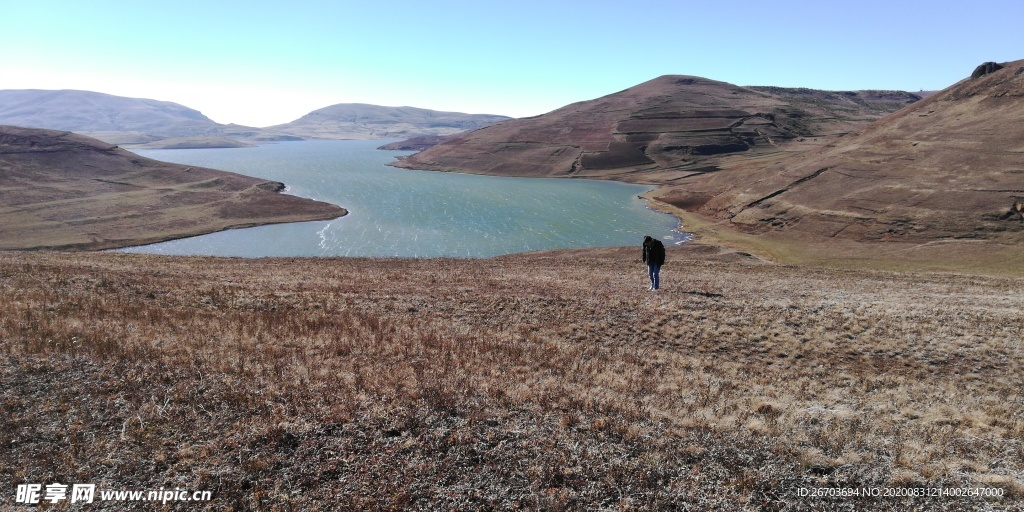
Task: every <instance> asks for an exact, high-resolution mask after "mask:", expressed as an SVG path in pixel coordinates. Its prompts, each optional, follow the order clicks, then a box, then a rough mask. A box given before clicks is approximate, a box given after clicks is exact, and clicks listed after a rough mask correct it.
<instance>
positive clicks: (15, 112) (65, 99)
mask: <svg viewBox="0 0 1024 512" xmlns="http://www.w3.org/2000/svg"><path fill="white" fill-rule="evenodd" d="M0 124H5V125H12V126H24V127H29V128H44V129H50V130H66V131H71V132H78V133H95V132H128V133H145V134H150V135H159V136H163V137H194V136H199V135H208V134H212V133H219V132H220V130H221V127H222V126H223V125H220V124H218V123H216V122H214V121H213V120H211V119H210V118H208V117H206V116H204V115H203V114H202V113H200V112H199V111H197V110H193V109H191V108H188V107H185V106H182V105H179V104H177V103H171V102H169V101H157V100H150V99H142V98H125V97H122V96H113V95H110V94H103V93H98V92H90V91H75V90H60V91H44V90H0Z"/></svg>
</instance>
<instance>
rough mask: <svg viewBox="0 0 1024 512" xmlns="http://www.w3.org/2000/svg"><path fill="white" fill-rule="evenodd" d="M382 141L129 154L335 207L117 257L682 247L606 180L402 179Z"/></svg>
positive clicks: (632, 192) (631, 193)
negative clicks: (655, 243)
mask: <svg viewBox="0 0 1024 512" xmlns="http://www.w3.org/2000/svg"><path fill="white" fill-rule="evenodd" d="M386 142H388V141H379V140H373V141H301V142H285V143H277V144H266V145H262V146H258V147H252V148H233V149H175V150H148V151H142V150H139V151H136V153H138V154H140V155H142V156H145V157H149V158H154V159H157V160H163V161H167V162H176V163H182V164H188V165H196V166H202V167H212V168H214V169H222V170H225V171H232V172H237V173H240V174H245V175H249V176H255V177H259V178H265V179H270V180H274V181H280V182H283V183H285V184H286V185H287V186H288V188H287V193H289V194H294V195H297V196H302V197H309V198H312V199H317V200H320V201H327V202H330V203H334V204H337V205H340V206H342V207H344V208H345V209H347V210H348V211H349V214H348V215H346V216H344V217H341V218H339V219H335V220H332V221H321V222H300V223H292V224H276V225H270V226H260V227H255V228H247V229H234V230H228V231H223V232H219V233H212V234H209V235H203V236H197V237H193V238H186V239H181V240H173V241H169V242H163V243H159V244H153V245H147V246H140V247H132V248H128V249H121V251H124V252H145V253H156V254H193V255H217V256H243V257H264V256H371V257H389V256H398V257H441V256H454V257H489V256H497V255H502V254H511V253H517V252H527V251H536V250H545V249H559V248H583V247H611V246H621V245H629V246H637V247H639V246H640V244H641V242H642V241H643V237H644V235H647V234H649V235H651V236H654V237H657V238H661V239H662V240H664V241H665V242H666V245H668V244H672V243H681V242H682V241H684V240H685V239H686V238H687V235H685V234H684V233H680V232H678V231H677V230H676V229H677V228H678V226H679V224H678V221H677V219H676V218H675V217H672V216H670V215H666V214H663V213H660V212H656V211H653V210H650V209H649V208H647V206H646V204H645V203H644V201H643V200H641V199H639V198H638V197H637V196H638V195H639V194H642V193H644V192H645V191H647V190H649V189H650V187H647V186H640V185H629V184H623V183H615V182H608V181H593V180H569V179H544V178H506V177H495V176H477V175H470V174H456V173H441V172H427V171H410V170H405V169H396V168H393V167H389V166H388V165H387V164H388V163H389V162H393V161H394V159H395V158H396V157H397V156H400V155H407V154H409V153H410V152H407V151H381V150H378V149H376V148H377V147H378V146H380V145H381V144H384V143H386Z"/></svg>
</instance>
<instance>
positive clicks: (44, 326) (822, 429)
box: [0, 250, 1024, 510]
mask: <svg viewBox="0 0 1024 512" xmlns="http://www.w3.org/2000/svg"><path fill="white" fill-rule="evenodd" d="M634 252H636V251H629V250H593V251H578V252H567V253H550V254H534V255H521V256H509V257H503V258H497V259H493V260H447V259H440V260H370V259H292V260H282V259H265V260H240V259H215V258H165V257H154V256H142V255H127V254H58V253H2V252H0V358H2V364H0V368H2V370H0V407H2V408H3V412H4V414H3V415H2V416H0V417H2V419H0V423H2V427H0V443H2V445H3V446H5V447H8V446H9V447H11V448H10V449H5V450H3V451H0V469H2V470H0V488H5V489H8V490H10V489H13V488H14V486H15V485H16V484H18V483H24V482H29V483H31V482H38V483H49V482H53V481H58V482H65V483H95V484H97V486H98V487H108V488H120V489H155V488H159V487H161V486H163V487H174V486H179V487H185V488H188V489H196V490H211V491H213V493H214V501H213V502H212V503H211V504H210V505H211V508H212V509H217V510H222V509H235V510H316V509H352V510H366V509H449V508H451V509H460V510H461V509H547V510H561V509H648V510H656V509H666V508H668V509H672V508H676V509H686V508H689V509H700V510H741V509H742V510H804V509H806V510H831V509H835V508H842V507H853V508H856V509H858V510H863V509H877V510H890V509H921V510H923V509H928V510H942V509H950V510H970V509H978V510H984V509H987V508H990V507H1000V506H1006V505H1011V506H1021V504H1022V503H1024V391H1021V390H1022V389H1024V382H1022V381H1024V372H1022V361H1024V357H1022V356H1024V354H1022V347H1021V339H1022V338H1024V314H1022V313H1021V308H1020V304H1021V299H1022V293H1024V292H1022V286H1021V285H1022V284H1024V280H1022V279H1019V278H998V277H979V276H969V275H954V274H912V273H894V272H871V271H841V270H830V269H812V268H805V267H790V266H781V265H768V264H758V263H744V262H741V261H733V262H723V261H713V259H708V258H704V257H700V256H698V255H697V252H698V251H686V250H683V251H676V252H673V253H670V256H669V257H670V264H669V266H668V267H666V269H665V270H664V272H663V280H664V283H665V288H664V290H662V291H661V292H658V293H648V292H645V291H642V290H643V289H644V282H643V281H644V279H645V272H644V271H643V270H642V269H641V268H639V267H640V266H639V264H638V263H636V262H635V259H636V256H637V255H636V254H633V253H634ZM837 485H843V486H862V485H863V486H880V487H885V486H918V485H927V486H930V487H960V486H984V487H993V486H994V487H999V488H1002V489H1005V492H1006V493H1007V496H1006V497H1004V498H1002V499H1001V500H1000V499H988V500H986V499H983V498H951V497H931V498H898V499H894V498H866V497H861V498H844V499H816V500H815V499H809V498H800V497H799V496H798V493H797V491H798V489H799V488H800V487H826V486H837ZM12 497H13V492H6V494H5V495H0V503H9V502H10V500H11V498H12ZM195 508H196V507H195V506H192V507H190V509H192V510H194V509H195Z"/></svg>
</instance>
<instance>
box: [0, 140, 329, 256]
mask: <svg viewBox="0 0 1024 512" xmlns="http://www.w3.org/2000/svg"><path fill="white" fill-rule="evenodd" d="M283 188H284V185H283V184H281V183H277V182H271V181H266V180H262V179H257V178H250V177H247V176H242V175H239V174H234V173H229V172H223V171H216V170H213V169H204V168H201V167H188V166H184V165H178V164H170V163H165V162H159V161H156V160H150V159H148V158H143V157H140V156H138V155H136V154H133V153H129V152H128V151H124V150H122V149H119V148H118V147H117V146H112V145H110V144H106V143H103V142H100V141H98V140H96V139H92V138H89V137H85V136H81V135H76V134H73V133H70V132H60V131H53V130H37V129H29V128H17V127H12V126H0V249H40V248H50V249H91V250H95V249H108V248H113V247H124V246H128V245H140V244H147V243H154V242H158V241H163V240H169V239H173V238H182V237H186V236H193V235H199V234H203V233H210V232H214V231H221V230H224V229H229V228H236V227H245V226H254V225H259V224H272V223H277V222H297V221H304V220H317V219H329V218H335V217H339V216H342V215H344V214H345V213H346V212H345V210H344V209H342V208H340V207H338V206H334V205H331V204H327V203H322V202H319V201H312V200H308V199H303V198H299V197H295V196H289V195H285V194H280V193H278V192H280V190H282V189H283Z"/></svg>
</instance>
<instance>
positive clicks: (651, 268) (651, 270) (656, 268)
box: [647, 263, 661, 290]
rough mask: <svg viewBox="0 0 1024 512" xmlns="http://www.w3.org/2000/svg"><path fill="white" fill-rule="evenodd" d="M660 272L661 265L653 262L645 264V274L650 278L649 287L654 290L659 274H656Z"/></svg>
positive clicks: (656, 287) (656, 286)
mask: <svg viewBox="0 0 1024 512" xmlns="http://www.w3.org/2000/svg"><path fill="white" fill-rule="evenodd" d="M660 272H661V265H655V264H654V263H648V264H647V276H648V277H650V278H651V287H652V288H654V289H655V290H657V289H658V284H659V282H658V281H659V280H660V276H659V275H658V274H659V273H660Z"/></svg>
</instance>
